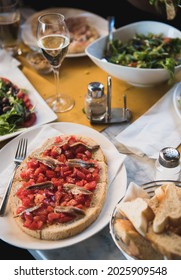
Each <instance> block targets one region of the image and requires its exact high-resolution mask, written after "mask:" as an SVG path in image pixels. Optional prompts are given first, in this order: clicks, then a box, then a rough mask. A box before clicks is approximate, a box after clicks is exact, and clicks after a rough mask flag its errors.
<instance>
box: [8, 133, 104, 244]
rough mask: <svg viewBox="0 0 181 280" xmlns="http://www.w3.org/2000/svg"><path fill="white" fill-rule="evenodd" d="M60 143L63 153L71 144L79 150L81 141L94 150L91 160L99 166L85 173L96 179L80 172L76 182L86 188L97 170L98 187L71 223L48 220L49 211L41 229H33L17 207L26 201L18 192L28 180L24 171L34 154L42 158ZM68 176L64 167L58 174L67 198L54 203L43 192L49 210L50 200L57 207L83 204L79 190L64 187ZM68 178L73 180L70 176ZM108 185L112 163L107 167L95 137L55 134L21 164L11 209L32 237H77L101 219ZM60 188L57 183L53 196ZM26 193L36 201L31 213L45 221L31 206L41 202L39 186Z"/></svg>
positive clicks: (14, 181) (24, 230)
mask: <svg viewBox="0 0 181 280" xmlns="http://www.w3.org/2000/svg"><path fill="white" fill-rule="evenodd" d="M68 141H70V142H69V144H67V142H68ZM57 143H58V147H59V151H60V152H62V149H66V146H67V145H68V147H69V148H72V149H73V150H74V149H78V148H77V145H78V146H79V144H80V143H81V144H82V145H84V146H86V149H85V151H87V150H90V153H91V160H92V161H93V162H95V163H96V166H95V167H91V168H89V170H88V169H87V172H85V174H86V175H87V174H88V175H90V174H91V175H92V178H93V179H90V176H89V177H88V178H87V180H86V179H82V174H80V173H79V176H78V175H77V177H76V184H77V186H78V184H80V186H81V187H84V186H85V187H86V184H89V183H91V182H92V181H91V180H93V183H95V179H94V174H93V172H94V171H96V172H98V175H97V173H96V174H95V175H96V176H97V178H96V180H97V181H96V187H95V189H93V190H92V191H91V194H90V195H91V198H90V201H88V203H87V204H86V203H85V204H83V205H82V208H83V209H82V208H81V209H82V210H83V211H84V215H75V217H74V218H73V219H72V220H70V221H67V222H60V221H59V220H57V221H56V222H52V223H51V222H50V223H49V220H48V215H49V212H46V215H47V216H46V223H45V224H44V225H43V227H42V228H41V229H40V228H39V230H36V229H31V227H27V224H25V222H26V221H25V219H24V218H23V215H22V214H24V213H22V214H21V215H17V209H18V208H19V207H21V206H22V201H21V199H20V198H19V196H18V195H17V192H18V190H24V188H25V185H26V183H27V182H26V181H25V179H24V177H23V176H22V174H21V172H22V171H27V170H28V166H27V163H28V161H29V159H32V158H34V157H35V158H36V157H41V155H43V152H44V151H45V150H46V149H47V150H49V149H50V150H51V148H52V147H55V145H56V144H57ZM75 154H76V156H77V154H80V152H76V153H75ZM58 155H59V154H58ZM64 156H66V154H64ZM52 158H53V157H52ZM68 159H69V158H66V160H68ZM54 160H56V159H54ZM50 168H51V167H50ZM77 169H78V167H77ZM77 169H75V168H74V167H72V168H70V171H71V175H72V174H73V172H75V171H77ZM88 172H89V173H88ZM33 174H34V173H32V174H31V179H34V181H35V182H36V179H37V178H36V175H35V177H33ZM21 176H22V178H21ZM66 176H70V173H68V175H66ZM66 176H64V174H63V175H62V173H61V169H59V170H58V171H56V173H55V178H58V179H59V178H60V179H61V181H60V182H59V184H60V185H59V186H58V187H62V189H61V188H60V189H61V190H62V194H63V195H62V197H63V198H64V200H63V199H62V200H61V198H60V199H59V200H57V201H56V203H54V202H52V201H53V200H52V201H51V200H48V199H49V195H47V193H46V192H44V193H43V195H42V194H41V195H40V197H41V198H42V197H45V198H46V199H45V201H44V199H43V200H42V201H43V202H44V205H43V206H42V205H41V206H42V207H44V208H45V209H47V200H48V202H49V204H50V205H51V206H52V207H54V208H55V207H56V206H65V205H63V204H64V202H65V203H67V206H69V207H71V206H74V205H72V204H71V203H74V200H75V202H76V203H77V202H79V203H80V204H81V196H78V194H76V193H75V194H74V193H71V191H69V190H68V189H64V186H63V185H64V184H66V183H68V182H69V181H67V177H66ZM44 178H45V179H46V181H48V180H50V179H48V177H47V176H46V173H45V174H44ZM83 178H84V177H83ZM68 179H69V180H70V177H69V178H68ZM88 179H89V180H88ZM52 184H53V181H52ZM83 184H84V185H83ZM93 186H94V185H93ZM107 186H108V166H107V161H106V158H105V156H104V153H103V151H102V149H101V147H100V146H99V145H98V144H97V143H96V142H95V141H94V140H93V139H91V138H89V137H86V136H82V135H76V134H75V135H60V136H58V137H52V138H48V139H47V140H45V141H44V143H42V145H40V146H39V147H37V148H36V149H35V150H34V151H32V153H31V154H29V156H28V157H27V158H26V159H25V160H24V161H23V162H22V163H21V165H20V167H19V168H18V170H17V173H16V175H15V177H14V180H13V185H12V189H11V193H10V203H11V210H12V213H13V216H14V218H15V221H16V223H17V225H18V226H19V227H20V228H21V229H22V231H23V232H25V233H27V234H28V235H30V236H32V237H35V238H39V239H45V240H59V239H63V238H68V237H71V236H74V235H76V234H78V233H80V232H82V231H83V230H85V229H86V228H87V227H88V226H90V225H91V224H92V223H93V222H94V221H95V220H96V219H97V218H98V216H99V214H100V213H101V211H102V209H103V206H104V203H105V200H106V195H107ZM26 191H27V190H25V192H26ZM56 191H57V188H56V186H55V188H54V190H52V193H51V196H54V197H55V196H56ZM20 192H21V191H20ZM29 192H30V193H29ZM31 192H32V193H31ZM59 193H60V191H59ZM25 195H26V196H27V195H30V197H31V198H32V197H33V200H32V204H33V205H32V207H28V208H29V209H30V212H31V214H32V216H33V218H34V217H36V218H37V217H38V218H40V220H41V214H40V215H39V214H37V213H36V212H33V211H34V210H37V209H33V210H32V209H31V208H33V207H34V206H35V207H36V205H37V204H38V203H36V201H37V200H36V198H37V199H38V195H39V194H37V192H36V189H35V190H28V194H27V193H26V194H25ZM25 195H24V196H25ZM76 199H77V200H76ZM54 200H55V199H54ZM69 203H70V204H69ZM23 206H24V205H23ZM41 206H40V207H41ZM28 208H26V211H27V213H28V211H29V209H28ZM26 211H25V212H26ZM37 212H38V211H37ZM52 212H53V211H52ZM60 212H61V211H60ZM36 215H37V216H36ZM37 228H38V227H37Z"/></svg>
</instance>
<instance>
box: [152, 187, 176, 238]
mask: <svg viewBox="0 0 181 280" xmlns="http://www.w3.org/2000/svg"><path fill="white" fill-rule="evenodd" d="M162 189H163V188H162ZM159 200H160V196H159V198H158V201H159ZM180 222H181V189H180V188H179V187H177V186H175V185H174V184H168V185H167V186H165V187H164V195H162V199H161V201H160V202H159V205H158V206H157V207H156V209H155V218H154V220H153V231H154V232H155V233H161V232H163V231H164V230H165V229H166V228H167V227H168V226H169V225H172V226H177V225H178V224H179V223H180Z"/></svg>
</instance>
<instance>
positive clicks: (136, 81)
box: [85, 21, 181, 87]
mask: <svg viewBox="0 0 181 280" xmlns="http://www.w3.org/2000/svg"><path fill="white" fill-rule="evenodd" d="M150 34H152V35H156V36H157V37H158V36H161V37H162V38H163V40H161V39H160V38H158V40H157V39H155V40H157V42H156V44H157V45H156V47H155V46H153V45H152V43H153V40H152V42H151V40H150V41H149V40H147V37H149V36H150ZM137 35H138V36H145V37H146V40H145V50H144V51H143V50H140V49H139V46H135V45H134V44H132V45H131V48H133V49H134V48H135V53H137V54H138V52H139V54H138V55H139V57H142V61H141V64H138V63H135V61H133V62H132V63H130V62H129V63H128V65H126V63H125V61H124V63H125V64H123V63H122V61H121V63H120V62H118V64H116V63H115V61H116V59H114V62H113V61H112V60H110V58H106V57H105V54H104V53H105V46H106V42H107V40H108V36H104V37H101V38H99V39H97V40H96V41H95V42H93V43H91V44H90V45H89V46H88V47H87V48H86V50H85V52H86V54H87V55H88V57H89V58H90V59H91V60H92V61H93V62H94V63H95V64H96V65H97V66H98V67H99V68H101V69H102V70H103V71H105V72H107V73H108V74H109V75H111V76H113V77H115V78H117V79H119V80H121V81H124V82H126V83H128V84H131V85H133V86H137V87H151V86H156V85H158V84H161V83H164V82H169V83H170V84H171V83H172V82H173V81H174V79H175V77H176V74H177V73H178V72H179V71H181V51H180V50H181V31H179V30H178V29H176V28H174V27H172V26H170V25H168V24H165V23H161V22H157V21H139V22H135V23H132V24H129V25H126V26H123V27H121V28H119V29H117V30H115V31H114V32H113V42H114V47H115V41H116V40H117V41H118V40H119V41H120V42H122V43H123V44H124V45H126V47H125V48H122V51H121V52H120V53H119V55H120V56H122V57H123V58H124V56H125V53H126V52H127V44H128V41H130V40H132V39H133V37H135V36H137ZM172 39H174V47H173V46H171V47H170V49H171V50H174V51H175V53H174V54H173V53H172V54H170V53H169V55H168V54H166V51H167V50H168V49H169V47H168V46H166V47H167V48H166V51H165V49H164V47H165V45H168V44H170V41H172ZM175 39H176V40H175ZM159 40H160V41H159ZM148 41H149V42H148ZM162 41H163V42H162ZM175 41H176V42H175ZM150 42H151V43H150ZM148 50H149V51H150V52H152V53H153V51H154V52H155V56H156V58H158V57H159V56H160V52H163V53H164V55H165V57H167V59H164V58H160V61H159V64H158V63H157V65H155V64H154V59H155V58H153V56H152V55H151V54H150V55H149V53H148ZM145 52H147V59H146V58H145ZM137 54H136V55H137ZM161 57H162V56H161ZM149 58H150V63H148V59H149ZM172 58H173V59H174V63H173V60H172ZM126 59H127V58H125V60H126ZM150 65H151V66H150Z"/></svg>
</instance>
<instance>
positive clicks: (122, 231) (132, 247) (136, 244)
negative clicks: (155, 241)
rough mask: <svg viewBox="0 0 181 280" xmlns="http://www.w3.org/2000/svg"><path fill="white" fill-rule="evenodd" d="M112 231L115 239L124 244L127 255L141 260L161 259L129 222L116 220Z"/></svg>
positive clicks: (149, 243)
mask: <svg viewBox="0 0 181 280" xmlns="http://www.w3.org/2000/svg"><path fill="white" fill-rule="evenodd" d="M114 230H115V233H116V237H117V238H118V239H121V241H123V242H124V245H125V246H124V245H123V246H124V247H123V249H124V251H125V252H126V253H127V254H129V255H131V256H133V257H136V258H138V259H142V260H161V259H163V256H162V255H161V254H160V253H159V252H158V251H157V250H155V249H154V248H153V246H152V244H151V242H150V241H148V240H147V239H145V238H144V237H143V236H142V235H140V234H139V233H138V232H137V231H136V230H135V228H134V227H133V225H132V223H131V222H130V221H129V220H126V219H116V220H115V224H114ZM119 244H120V243H119ZM121 247H122V246H121Z"/></svg>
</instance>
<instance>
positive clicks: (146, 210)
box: [120, 197, 154, 236]
mask: <svg viewBox="0 0 181 280" xmlns="http://www.w3.org/2000/svg"><path fill="white" fill-rule="evenodd" d="M120 211H121V212H122V213H123V214H124V215H125V216H126V217H127V218H128V219H129V220H130V221H131V223H132V224H133V226H134V227H135V229H136V230H137V231H138V232H139V233H140V234H141V235H143V236H145V234H146V231H147V227H148V222H149V221H151V220H153V218H154V213H153V211H152V209H151V208H150V207H149V205H148V203H147V201H146V200H144V199H143V198H141V197H137V198H136V199H134V200H132V201H126V202H122V203H121V204H120Z"/></svg>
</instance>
